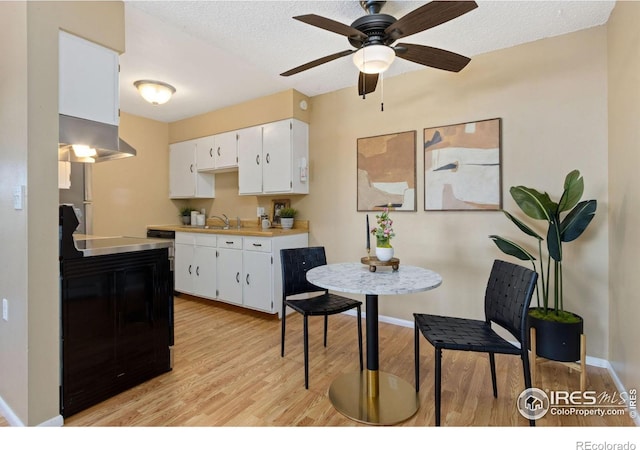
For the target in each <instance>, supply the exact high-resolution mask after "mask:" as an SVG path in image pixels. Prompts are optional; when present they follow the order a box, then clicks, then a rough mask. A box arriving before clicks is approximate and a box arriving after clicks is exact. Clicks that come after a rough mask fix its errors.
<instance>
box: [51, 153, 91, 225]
mask: <svg viewBox="0 0 640 450" xmlns="http://www.w3.org/2000/svg"><path fill="white" fill-rule="evenodd" d="M91 167H92V166H91V164H84V163H79V162H72V163H71V187H70V188H69V189H60V190H59V193H60V204H62V205H70V206H72V207H73V209H74V211H75V213H76V216H77V217H78V222H80V225H78V228H77V229H76V232H78V233H80V234H93V193H92V187H91V186H92V183H91V176H92V170H91Z"/></svg>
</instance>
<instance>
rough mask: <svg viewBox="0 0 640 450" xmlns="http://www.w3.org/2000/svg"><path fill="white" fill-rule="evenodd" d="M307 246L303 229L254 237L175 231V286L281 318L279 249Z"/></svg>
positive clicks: (189, 292) (177, 289)
mask: <svg viewBox="0 0 640 450" xmlns="http://www.w3.org/2000/svg"><path fill="white" fill-rule="evenodd" d="M308 245H309V235H308V234H307V233H302V234H293V235H288V236H277V237H254V236H241V235H221V234H219V235H216V234H209V233H183V232H176V241H175V290H176V291H177V292H183V293H186V294H191V295H196V296H198V297H203V298H207V299H212V300H220V301H223V302H226V303H232V304H235V305H240V306H244V307H246V308H251V309H255V310H258V311H263V312H267V313H271V314H276V313H277V314H278V315H279V316H281V313H282V273H281V271H282V269H281V262H280V249H283V248H297V247H307V246H308ZM212 261H213V262H212ZM212 271H213V273H212Z"/></svg>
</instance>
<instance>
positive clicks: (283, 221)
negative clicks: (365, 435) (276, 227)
mask: <svg viewBox="0 0 640 450" xmlns="http://www.w3.org/2000/svg"><path fill="white" fill-rule="evenodd" d="M280 225H281V226H282V228H283V229H285V230H289V229H291V228H293V217H281V218H280Z"/></svg>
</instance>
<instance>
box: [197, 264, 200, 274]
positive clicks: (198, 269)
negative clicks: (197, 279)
mask: <svg viewBox="0 0 640 450" xmlns="http://www.w3.org/2000/svg"><path fill="white" fill-rule="evenodd" d="M196 276H200V266H197V267H196Z"/></svg>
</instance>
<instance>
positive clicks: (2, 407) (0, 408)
mask: <svg viewBox="0 0 640 450" xmlns="http://www.w3.org/2000/svg"><path fill="white" fill-rule="evenodd" d="M0 414H2V416H3V417H4V418H5V419H7V422H9V425H11V426H12V427H23V426H24V424H23V423H22V421H21V420H20V419H19V418H18V416H16V415H15V413H14V412H13V410H12V409H11V408H9V405H7V402H5V401H4V399H3V398H2V397H0Z"/></svg>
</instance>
